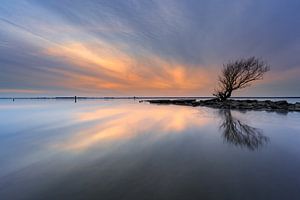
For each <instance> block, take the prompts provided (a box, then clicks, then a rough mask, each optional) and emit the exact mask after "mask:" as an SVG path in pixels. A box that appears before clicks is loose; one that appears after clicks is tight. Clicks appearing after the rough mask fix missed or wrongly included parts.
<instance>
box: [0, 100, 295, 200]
mask: <svg viewBox="0 0 300 200" xmlns="http://www.w3.org/2000/svg"><path fill="white" fill-rule="evenodd" d="M0 128H1V132H0V199H1V200H6V199H9V200H11V199H14V200H15V199H16V200H18V199H30V200H35V199H105V200H106V199H244V200H247V199H249V200H250V199H251V200H252V199H289V200H292V199H299V198H300V173H299V169H300V156H299V155H300V145H299V144H300V113H296V112H291V113H268V112H257V111H248V112H239V111H226V110H223V111H222V110H217V109H211V108H204V107H196V108H193V107H185V106H173V105H150V104H147V103H138V101H133V100H111V101H105V100H84V101H83V100H82V101H78V102H77V103H76V104H75V103H74V102H72V101H68V100H61V101H55V100H16V101H15V102H12V101H9V100H1V101H0Z"/></svg>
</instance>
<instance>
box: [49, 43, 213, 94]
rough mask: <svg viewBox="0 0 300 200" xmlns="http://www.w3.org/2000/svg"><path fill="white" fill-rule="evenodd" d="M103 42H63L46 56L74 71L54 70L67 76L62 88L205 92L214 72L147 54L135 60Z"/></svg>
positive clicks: (123, 51) (118, 48)
mask: <svg viewBox="0 0 300 200" xmlns="http://www.w3.org/2000/svg"><path fill="white" fill-rule="evenodd" d="M123 48H124V47H118V46H112V45H110V44H107V43H104V42H95V43H94V44H89V43H79V42H74V43H66V44H63V45H60V46H53V47H50V48H48V49H47V50H46V51H45V53H46V54H47V55H50V56H55V57H59V58H60V59H63V60H64V61H65V62H68V63H70V64H71V65H72V66H73V69H71V70H66V69H55V70H54V69H53V70H54V71H56V72H58V73H61V74H63V75H64V76H65V77H66V80H64V84H65V85H64V86H65V87H70V88H73V89H79V90H85V91H87V92H88V91H93V92H95V91H101V90H103V89H107V90H115V91H121V92H123V93H130V92H136V91H146V92H149V91H157V90H159V91H172V92H173V93H174V92H175V93H174V94H179V93H182V92H186V93H189V92H190V91H201V90H207V87H208V86H209V85H211V84H212V81H213V80H212V79H211V77H212V76H215V75H214V74H215V73H214V70H211V69H209V70H205V69H203V68H197V67H192V66H187V65H181V64H179V63H172V62H168V61H166V60H163V59H161V58H160V57H158V56H154V55H151V54H146V55H144V56H143V57H134V56H131V55H129V54H128V53H125V50H122V49H123Z"/></svg>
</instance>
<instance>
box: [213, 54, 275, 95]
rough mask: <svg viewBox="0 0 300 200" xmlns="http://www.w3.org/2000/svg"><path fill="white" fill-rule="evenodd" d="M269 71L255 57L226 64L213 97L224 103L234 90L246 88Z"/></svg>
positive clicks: (266, 66)
mask: <svg viewBox="0 0 300 200" xmlns="http://www.w3.org/2000/svg"><path fill="white" fill-rule="evenodd" d="M269 70H270V67H269V65H268V64H266V63H265V62H264V61H262V60H260V59H258V58H255V57H250V58H247V59H239V60H236V61H231V62H228V63H227V64H224V65H223V70H222V74H221V75H220V76H219V85H218V88H217V89H215V93H214V94H213V95H214V96H216V97H217V98H218V99H219V100H221V101H224V100H226V99H228V98H229V97H230V96H231V94H232V92H233V91H234V90H237V89H242V88H245V87H248V86H250V85H251V82H253V81H256V80H260V79H262V78H263V75H264V73H266V72H267V71H269Z"/></svg>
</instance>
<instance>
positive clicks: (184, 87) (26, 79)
mask: <svg viewBox="0 0 300 200" xmlns="http://www.w3.org/2000/svg"><path fill="white" fill-rule="evenodd" d="M299 6H300V2H299V1H297V0H287V1H281V0H265V1H248V0H246V1H240V0H232V1H226V2H225V1H224V2H222V1H221V2H220V1H216V0H186V1H180V0H151V1H139V0H131V1H115V0H103V1H96V0H90V1H81V0H72V1H69V0H43V1H39V0H29V1H23V0H18V1H16V0H9V1H8V0H4V1H3V2H2V3H1V5H0V25H1V26H0V41H1V42H0V64H1V65H0V70H1V74H0V78H1V82H0V88H3V89H7V88H16V89H18V88H19V89H33V90H34V89H36V90H42V91H45V94H54V95H55V94H74V93H75V94H77V93H80V94H84V95H86V94H90V95H95V94H99V95H135V94H136V93H138V94H143V95H144V94H145V95H146V94H153V95H180V94H182V95H187V94H190V95H195V94H199V95H209V94H210V91H211V90H212V88H213V85H214V83H213V81H215V80H216V76H217V70H218V69H217V68H218V66H221V65H222V63H223V62H226V61H227V60H232V59H236V58H240V57H248V56H258V57H262V58H264V59H265V60H267V61H268V62H269V64H270V65H271V66H272V71H273V72H274V73H276V74H277V75H276V76H280V74H282V73H284V72H285V71H286V70H288V71H290V70H292V71H293V70H295V69H297V68H299V63H300V57H299V56H298V55H297V52H299V51H300V45H299V44H300V37H299V35H300V28H299V26H298V21H299V18H300V14H299V12H298V10H297V8H298V7H299ZM219 69H220V67H219ZM273 72H272V73H273ZM294 72H295V74H297V76H295V77H294V76H293V74H290V75H288V76H285V77H286V78H285V80H287V81H285V86H284V87H283V88H282V89H281V90H279V91H278V94H279V93H280V92H286V91H288V90H289V88H294V83H295V81H296V80H299V78H297V77H300V74H299V71H297V70H295V71H294ZM289 76H293V78H292V79H291V81H290V83H289V81H288V79H289V78H288V77H289ZM272 77H275V76H273V75H272ZM78 80H80V81H78ZM276 80H278V79H276V78H274V80H270V81H273V82H274V81H276ZM263 83H265V82H263ZM261 85H262V84H260V85H259V87H261V88H263V87H262V86H261ZM272 89H274V88H273V87H270V88H269V89H268V88H264V89H263V90H261V92H257V93H256V95H260V94H261V93H263V94H265V93H266V92H269V91H270V90H272ZM295 91H297V90H294V89H293V90H291V93H290V95H293V94H294V92H295ZM254 94H255V92H254Z"/></svg>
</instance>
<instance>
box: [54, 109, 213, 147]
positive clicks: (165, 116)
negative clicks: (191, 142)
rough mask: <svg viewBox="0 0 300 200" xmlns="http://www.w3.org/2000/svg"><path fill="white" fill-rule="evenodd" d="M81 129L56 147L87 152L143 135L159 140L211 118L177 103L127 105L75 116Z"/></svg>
mask: <svg viewBox="0 0 300 200" xmlns="http://www.w3.org/2000/svg"><path fill="white" fill-rule="evenodd" d="M75 121H76V123H77V124H81V126H82V127H84V129H79V130H78V131H76V132H74V133H73V134H72V135H70V137H69V138H68V139H66V140H64V141H63V142H60V143H59V144H56V145H55V147H58V148H60V149H64V150H68V151H84V150H87V149H89V148H92V147H94V146H97V145H101V144H103V143H107V142H109V143H114V142H120V141H121V142H122V141H123V142H126V141H128V140H130V139H133V138H136V137H139V136H141V135H143V134H149V135H151V139H152V140H159V139H160V138H161V137H163V136H165V135H166V134H171V133H172V134H176V133H184V132H185V130H186V129H188V128H200V127H202V126H204V125H208V124H209V123H212V122H213V120H212V117H210V118H209V117H207V116H205V115H203V116H202V115H201V114H200V113H199V110H196V109H194V108H187V107H177V106H153V105H147V104H144V105H139V104H138V105H137V104H127V105H126V106H124V105H115V106H114V107H101V108H99V107H93V108H91V109H89V110H85V111H82V112H79V113H77V114H76V115H75Z"/></svg>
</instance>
